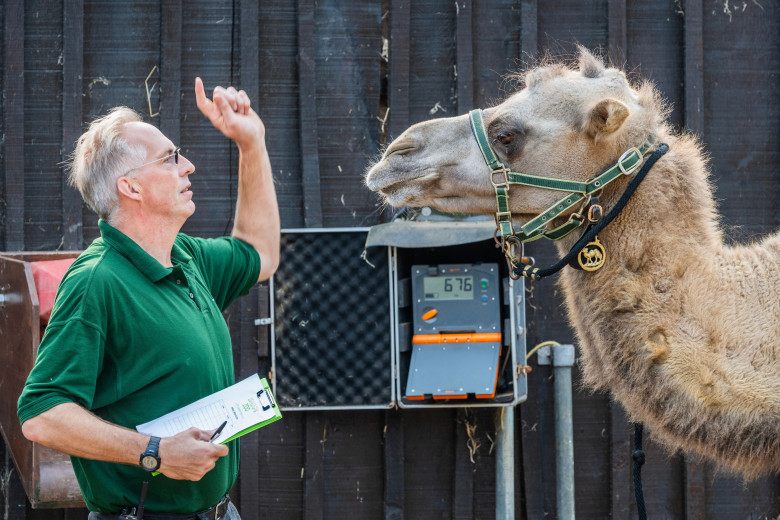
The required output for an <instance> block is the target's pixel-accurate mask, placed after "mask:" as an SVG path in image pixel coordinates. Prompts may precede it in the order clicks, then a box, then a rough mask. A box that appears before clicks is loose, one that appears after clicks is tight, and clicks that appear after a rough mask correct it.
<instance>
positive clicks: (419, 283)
mask: <svg viewBox="0 0 780 520" xmlns="http://www.w3.org/2000/svg"><path fill="white" fill-rule="evenodd" d="M411 286H412V313H413V327H414V328H413V336H412V356H411V361H410V365H409V376H408V378H407V383H406V394H405V398H406V399H411V400H415V399H426V398H433V399H466V398H468V396H469V395H473V396H475V397H476V398H483V399H484V398H492V397H494V396H495V394H496V382H497V380H498V372H499V366H498V363H499V358H500V355H501V343H502V341H501V323H502V318H501V301H500V297H499V296H500V292H499V291H500V289H501V285H500V282H499V276H498V264H491V263H477V264H441V265H413V266H412V270H411Z"/></svg>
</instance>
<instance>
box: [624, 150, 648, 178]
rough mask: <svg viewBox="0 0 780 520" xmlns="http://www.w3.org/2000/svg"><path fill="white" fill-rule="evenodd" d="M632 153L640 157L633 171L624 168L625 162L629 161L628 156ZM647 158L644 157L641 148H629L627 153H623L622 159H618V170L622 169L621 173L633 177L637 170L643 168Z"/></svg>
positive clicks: (632, 168)
mask: <svg viewBox="0 0 780 520" xmlns="http://www.w3.org/2000/svg"><path fill="white" fill-rule="evenodd" d="M632 153H635V154H636V156H637V157H639V161H637V163H636V164H635V165H633V166H632V167H631V169H629V170H626V169H625V167H623V161H625V160H626V159H628V156H629V155H631V154H632ZM644 160H645V158H644V157H643V156H642V152H640V151H639V148H636V147H634V148H629V149H628V150H626V151H625V152H623V155H621V156H620V159H618V168H620V171H621V172H623V175H631V174H633V173H634V172H635V171H636V169H637V168H639V167H640V166H642V163H643V162H644Z"/></svg>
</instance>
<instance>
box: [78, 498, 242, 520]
mask: <svg viewBox="0 0 780 520" xmlns="http://www.w3.org/2000/svg"><path fill="white" fill-rule="evenodd" d="M229 505H230V497H229V496H228V495H225V496H224V497H222V500H220V501H219V503H218V504H216V505H215V506H212V507H210V508H208V509H204V510H203V511H198V512H196V513H155V512H154V511H144V516H143V520H220V519H221V518H224V517H225V515H226V514H227V511H228V506H229ZM135 518H136V516H135V515H133V514H131V513H130V509H127V508H126V509H124V510H123V511H122V512H121V513H95V512H91V513H90V514H89V520H124V519H128V520H130V519H135ZM139 520H140V519H139Z"/></svg>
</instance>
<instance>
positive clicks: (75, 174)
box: [67, 107, 146, 221]
mask: <svg viewBox="0 0 780 520" xmlns="http://www.w3.org/2000/svg"><path fill="white" fill-rule="evenodd" d="M140 121H141V116H140V115H139V114H138V113H137V112H136V111H134V110H132V109H130V108H127V107H116V108H114V109H112V110H111V112H109V113H108V114H106V115H105V116H102V117H99V118H97V119H95V120H94V121H92V123H91V124H90V125H89V129H88V130H87V131H86V132H84V134H82V136H81V137H79V140H78V141H77V142H76V149H75V150H74V151H73V155H71V161H70V163H69V164H68V165H67V169H68V171H69V176H68V181H69V182H70V184H71V185H72V186H75V187H76V188H77V189H78V190H79V192H81V197H82V198H83V199H84V202H86V203H87V205H89V207H90V208H91V209H92V210H93V211H94V212H95V213H97V214H98V216H99V217H100V218H102V219H103V220H106V221H108V220H109V219H110V218H111V217H112V216H113V214H114V212H115V211H116V210H117V208H118V202H119V197H118V195H117V189H116V181H117V180H118V179H119V178H120V177H122V176H123V175H124V174H126V173H127V172H128V171H129V170H130V169H131V168H133V167H134V166H137V165H138V164H140V163H142V162H143V161H144V160H145V159H146V149H145V147H144V146H143V145H131V144H130V143H128V142H127V140H126V139H125V138H124V137H123V135H122V129H123V128H124V126H125V125H126V124H127V123H132V122H140Z"/></svg>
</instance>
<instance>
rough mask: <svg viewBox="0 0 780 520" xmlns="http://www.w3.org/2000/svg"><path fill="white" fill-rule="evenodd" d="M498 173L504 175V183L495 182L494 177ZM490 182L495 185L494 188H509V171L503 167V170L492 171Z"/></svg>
mask: <svg viewBox="0 0 780 520" xmlns="http://www.w3.org/2000/svg"><path fill="white" fill-rule="evenodd" d="M497 173H503V174H504V182H496V181H494V180H493V177H494V176H495V175H496V174H497ZM490 182H491V184H493V187H494V188H509V170H508V169H507V168H506V166H501V168H498V169H495V170H490Z"/></svg>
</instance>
